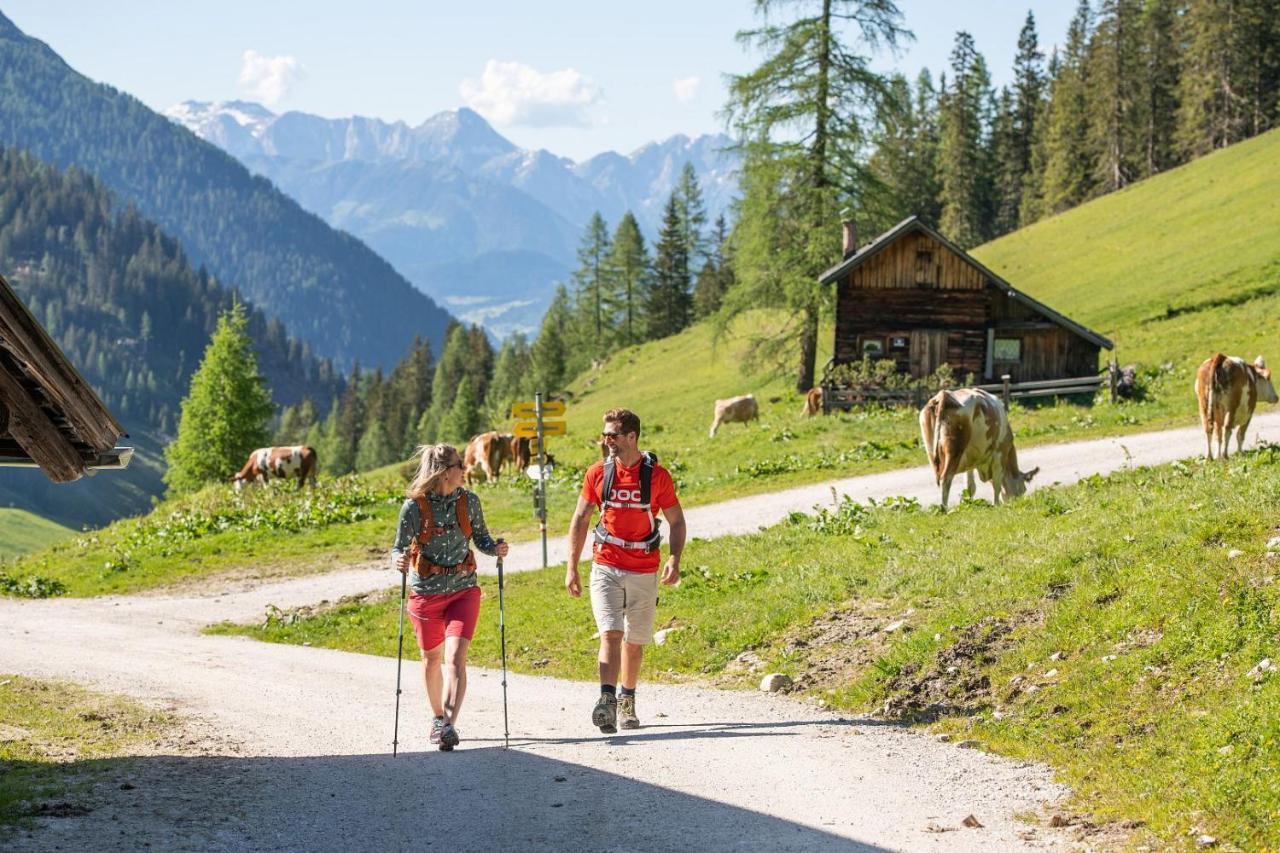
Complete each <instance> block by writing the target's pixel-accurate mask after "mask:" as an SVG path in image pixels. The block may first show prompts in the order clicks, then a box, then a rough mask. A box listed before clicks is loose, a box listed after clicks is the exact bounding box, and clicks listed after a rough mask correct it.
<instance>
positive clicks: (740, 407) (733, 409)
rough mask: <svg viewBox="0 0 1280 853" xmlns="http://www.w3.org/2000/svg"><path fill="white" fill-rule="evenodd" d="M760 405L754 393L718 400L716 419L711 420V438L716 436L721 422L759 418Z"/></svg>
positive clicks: (744, 421)
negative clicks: (757, 403)
mask: <svg viewBox="0 0 1280 853" xmlns="http://www.w3.org/2000/svg"><path fill="white" fill-rule="evenodd" d="M759 417H760V407H759V406H758V405H756V398H755V395H753V394H744V395H743V396H741V397H730V398H729V399H728V400H716V411H715V419H714V420H712V421H711V438H715V437H716V430H718V429H720V425H721V424H731V423H735V422H737V423H741V424H746V423H747V422H748V421H752V420H758V419H759Z"/></svg>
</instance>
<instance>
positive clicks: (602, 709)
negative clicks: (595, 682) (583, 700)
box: [591, 693, 618, 735]
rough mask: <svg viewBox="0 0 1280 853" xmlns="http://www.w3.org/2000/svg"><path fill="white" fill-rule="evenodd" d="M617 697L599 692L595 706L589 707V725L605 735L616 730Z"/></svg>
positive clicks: (614, 732)
mask: <svg viewBox="0 0 1280 853" xmlns="http://www.w3.org/2000/svg"><path fill="white" fill-rule="evenodd" d="M617 723H618V697H616V696H610V695H609V694H608V693H601V694H600V698H599V699H597V700H596V706H595V707H594V708H592V709H591V725H593V726H595V727H597V728H598V729H600V731H601V732H603V733H604V734H607V735H611V734H616V733H617V731H618V725H617Z"/></svg>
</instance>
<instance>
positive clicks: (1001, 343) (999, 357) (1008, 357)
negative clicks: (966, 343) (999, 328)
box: [991, 338, 1022, 361]
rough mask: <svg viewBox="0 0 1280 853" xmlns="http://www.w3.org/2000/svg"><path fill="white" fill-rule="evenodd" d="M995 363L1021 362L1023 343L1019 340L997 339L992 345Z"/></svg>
mask: <svg viewBox="0 0 1280 853" xmlns="http://www.w3.org/2000/svg"><path fill="white" fill-rule="evenodd" d="M991 353H992V358H993V359H994V360H995V361H1021V360H1022V341H1021V340H1019V339H1018V338H996V339H995V341H993V342H992V345H991Z"/></svg>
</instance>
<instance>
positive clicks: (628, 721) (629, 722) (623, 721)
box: [618, 696, 640, 729]
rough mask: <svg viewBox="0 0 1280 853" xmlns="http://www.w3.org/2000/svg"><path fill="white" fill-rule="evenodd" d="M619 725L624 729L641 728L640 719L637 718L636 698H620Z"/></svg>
mask: <svg viewBox="0 0 1280 853" xmlns="http://www.w3.org/2000/svg"><path fill="white" fill-rule="evenodd" d="M618 725H619V726H621V727H622V728H624V729H638V728H640V718H639V717H637V716H636V697H634V696H619V697H618Z"/></svg>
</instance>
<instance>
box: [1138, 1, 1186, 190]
mask: <svg viewBox="0 0 1280 853" xmlns="http://www.w3.org/2000/svg"><path fill="white" fill-rule="evenodd" d="M1180 4H1181V0H1147V4H1146V8H1145V9H1144V10H1143V15H1142V63H1143V69H1144V73H1143V87H1142V97H1143V100H1144V104H1143V109H1142V113H1141V116H1142V119H1143V121H1144V123H1143V126H1142V133H1141V138H1140V140H1139V144H1140V150H1139V156H1140V158H1141V162H1142V177H1147V176H1149V175H1154V174H1156V173H1158V172H1163V171H1165V170H1166V169H1171V168H1173V167H1174V166H1176V165H1177V164H1178V162H1179V158H1178V147H1177V131H1178V78H1179V75H1180V74H1181V64H1182V58H1181V51H1180V47H1181V45H1180V44H1179V42H1178V33H1177V28H1178V8H1179V6H1180Z"/></svg>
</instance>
